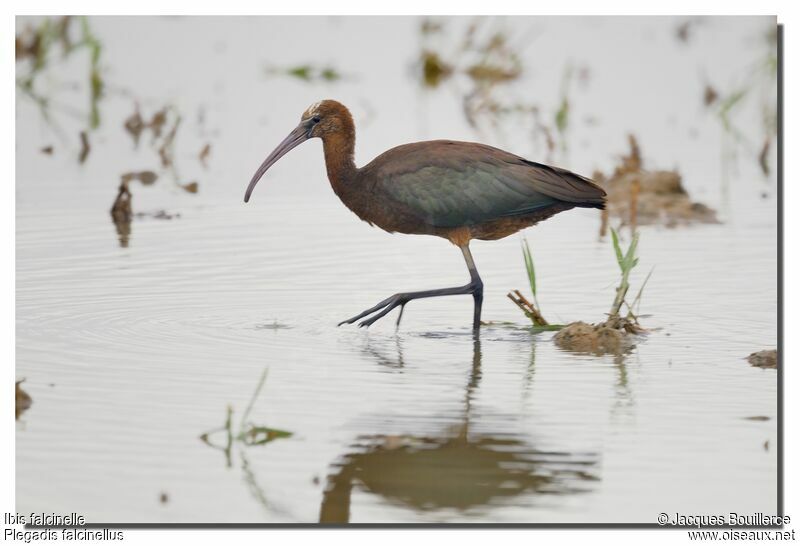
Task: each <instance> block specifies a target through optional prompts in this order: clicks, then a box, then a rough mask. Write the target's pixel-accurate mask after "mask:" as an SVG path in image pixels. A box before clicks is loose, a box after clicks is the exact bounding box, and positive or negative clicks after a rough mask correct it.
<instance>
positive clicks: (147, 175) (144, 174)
mask: <svg viewBox="0 0 800 546" xmlns="http://www.w3.org/2000/svg"><path fill="white" fill-rule="evenodd" d="M132 180H138V181H139V182H141V183H142V184H144V185H145V186H149V185H150V184H152V183H153V182H155V181H156V180H158V175H157V174H156V173H154V172H153V171H140V172H129V173H125V174H123V175H122V182H123V183H125V184H127V183H128V182H130V181H132Z"/></svg>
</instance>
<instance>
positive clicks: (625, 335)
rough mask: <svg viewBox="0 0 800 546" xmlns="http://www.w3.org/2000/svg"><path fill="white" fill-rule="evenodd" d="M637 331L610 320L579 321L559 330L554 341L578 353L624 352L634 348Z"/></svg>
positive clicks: (563, 347) (562, 347) (561, 346)
mask: <svg viewBox="0 0 800 546" xmlns="http://www.w3.org/2000/svg"><path fill="white" fill-rule="evenodd" d="M637 328H638V327H637ZM636 333H640V331H629V328H626V327H625V326H624V325H618V324H610V323H609V321H606V322H601V323H599V324H587V323H585V322H580V321H579V322H573V323H571V324H568V325H567V326H565V327H564V328H562V329H561V330H559V332H558V333H557V334H556V335H555V336H554V337H553V341H554V342H555V344H556V345H558V346H559V347H560V348H561V349H564V350H567V351H574V352H577V353H591V354H596V355H604V354H622V353H625V352H628V351H630V350H631V349H633V347H634V346H635V344H634V342H633V340H632V336H633V335H634V334H636Z"/></svg>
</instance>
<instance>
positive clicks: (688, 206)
mask: <svg viewBox="0 0 800 546" xmlns="http://www.w3.org/2000/svg"><path fill="white" fill-rule="evenodd" d="M628 143H629V146H630V152H629V154H628V155H626V156H622V157H621V158H620V162H619V165H617V167H616V168H615V169H614V172H613V174H611V176H609V177H606V176H605V175H604V174H603V173H601V172H599V171H596V172H595V173H594V175H593V178H594V180H595V181H597V182H598V183H599V184H600V185H602V186H603V187H604V188H605V190H606V192H607V194H608V201H607V212H604V215H608V216H613V217H615V218H617V219H618V220H619V222H620V224H619V225H620V226H629V227H631V230H632V231H635V229H636V227H637V226H639V225H651V224H661V225H665V226H668V227H676V226H681V225H689V224H693V223H704V224H715V223H718V222H719V221H718V220H717V215H716V212H715V211H714V210H713V209H711V208H710V207H708V206H706V205H704V204H702V203H695V202H692V200H691V199H690V197H689V194H688V193H687V191H686V189H685V188H684V187H683V184H682V183H681V176H680V174H678V173H677V172H676V171H647V170H645V169H644V168H643V166H642V155H641V150H640V148H639V143H638V142H637V140H636V137H635V136H633V135H629V136H628ZM608 216H604V218H605V219H606V221H605V222H603V224H604V225H601V228H600V235H601V236H603V235H605V232H606V227H607V224H608V222H607V218H608Z"/></svg>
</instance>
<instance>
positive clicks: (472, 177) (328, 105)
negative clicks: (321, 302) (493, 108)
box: [244, 100, 606, 330]
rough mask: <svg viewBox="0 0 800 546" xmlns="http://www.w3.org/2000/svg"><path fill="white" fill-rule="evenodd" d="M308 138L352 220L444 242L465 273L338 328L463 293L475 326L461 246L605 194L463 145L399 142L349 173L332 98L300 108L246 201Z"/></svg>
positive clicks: (341, 111)
mask: <svg viewBox="0 0 800 546" xmlns="http://www.w3.org/2000/svg"><path fill="white" fill-rule="evenodd" d="M310 138H321V139H322V144H323V148H324V151H325V166H326V167H327V171H328V179H329V180H330V183H331V186H332V187H333V191H334V192H336V195H338V196H339V198H340V199H341V200H342V202H343V203H344V204H345V205H347V207H348V208H349V209H350V210H352V211H353V212H355V213H356V214H357V215H358V216H359V218H361V219H362V220H364V221H365V222H368V223H369V224H370V225H376V226H378V227H380V228H382V229H384V230H386V231H388V232H389V233H394V232H400V233H412V234H424V235H438V236H439V237H444V238H445V239H447V240H449V241H450V242H451V243H453V244H454V245H456V246H457V247H459V248H460V249H461V252H462V253H463V255H464V260H465V261H466V262H467V268H468V269H469V274H470V282H469V283H467V284H465V285H464V286H457V287H453V288H439V289H436V290H422V291H420V292H401V293H398V294H395V295H393V296H390V297H388V298H386V299H385V300H383V301H381V302H380V303H378V304H377V305H375V306H373V307H370V308H369V309H367V310H366V311H364V312H362V313H359V314H358V315H356V316H354V317H353V318H351V319H348V320H345V321H343V322H341V323H340V325H342V324H345V323H349V324H351V323H353V322H355V321H357V320H359V319H362V318H364V317H369V318H366V319H365V320H363V321H362V322H361V323H359V326H369V325H371V324H372V323H374V322H375V321H376V320H378V319H380V318H381V317H383V316H385V315H386V314H387V313H388V312H389V311H391V310H392V309H394V308H395V307H398V306H399V307H400V315H399V316H398V318H397V323H398V324H399V323H400V318H402V316H403V309H404V308H405V305H406V304H407V303H408V302H409V301H411V300H415V299H419V298H432V297H435V296H450V295H455V294H470V295H472V297H473V299H474V302H475V308H474V309H475V311H474V314H473V322H472V326H473V328H474V329H476V330H477V329H478V328H479V327H480V321H481V304H482V303H483V282H482V281H481V278H480V277H479V276H478V270H477V269H476V268H475V262H474V261H473V259H472V253H471V252H470V250H469V242H470V240H471V239H482V240H494V239H500V238H502V237H506V236H508V235H511V234H512V233H516V232H517V231H519V230H521V229H523V228H526V227H528V226H531V225H533V224H536V223H537V222H540V221H542V220H545V219H547V218H549V217H551V216H553V215H554V214H556V213H559V212H561V211H565V210H569V209H571V208H574V207H590V208H598V209H602V208H603V207H604V206H605V196H606V192H605V191H603V189H602V188H600V187H599V186H598V185H596V184H595V183H594V182H592V181H591V180H589V179H588V178H585V177H583V176H580V175H578V174H575V173H572V172H569V171H567V170H564V169H560V168H558V167H550V166H548V165H542V164H541V163H535V162H533V161H528V160H527V159H523V158H521V157H519V156H516V155H514V154H511V153H509V152H504V151H503V150H498V149H497V148H492V147H491V146H486V145H484V144H476V143H471V142H454V141H450V140H433V141H429V142H415V143H413V144H405V145H403V146H398V147H396V148H392V149H391V150H389V151H387V152H384V153H383V154H381V155H379V156H378V157H376V158H375V159H374V160H372V162H370V163H369V164H367V165H365V166H364V167H361V168H358V167H356V165H355V161H354V150H355V141H356V133H355V125H354V124H353V117H352V116H351V115H350V112H349V111H348V110H347V108H345V106H344V105H342V104H340V103H338V102H336V101H333V100H324V101H321V102H318V103H316V104H312V105H311V106H310V107H309V108H308V109H307V110H306V111H305V112H303V115H302V116H301V117H300V124H299V125H298V126H297V127H296V128H295V129H294V130H293V131H292V132H291V133H289V136H287V137H286V138H285V139H284V140H283V142H281V143H280V144H279V145H278V147H277V148H275V150H274V151H273V152H272V153H271V154H270V155H269V157H267V159H265V160H264V162H263V163H262V164H261V166H260V167H259V168H258V170H257V171H256V173H255V175H253V179H252V180H250V184H249V185H248V186H247V192H246V193H245V195H244V200H245V202H247V201H249V200H250V194H251V193H252V192H253V188H255V186H256V184H257V183H258V181H259V180H260V179H261V177H262V176H263V175H264V173H265V172H266V171H267V169H269V168H270V167H271V166H272V165H273V164H275V162H277V161H278V160H279V159H280V158H281V157H283V155H285V154H286V153H287V152H288V151H289V150H291V149H292V148H294V147H295V146H297V145H298V144H300V143H302V142H305V141H306V140H308V139H310ZM370 315H371V316H370Z"/></svg>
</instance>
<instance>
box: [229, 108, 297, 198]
mask: <svg viewBox="0 0 800 546" xmlns="http://www.w3.org/2000/svg"><path fill="white" fill-rule="evenodd" d="M306 140H308V128H307V127H306V126H305V125H304V124H302V123H301V124H300V125H298V126H297V127H295V129H294V130H293V131H292V132H291V133H289V136H287V137H286V138H284V139H283V142H281V143H280V144H278V147H277V148H275V149H274V150H273V151H272V153H271V154H269V156H267V159H265V160H264V163H262V164H261V166H260V167H259V168H258V170H257V171H256V174H254V175H253V178H252V180H250V184H248V185H247V191H246V192H245V193H244V202H245V203H247V202H248V201H250V194H251V193H253V190H254V189H255V187H256V184H258V181H259V180H261V177H262V176H264V173H265V172H267V169H269V168H270V167H272V166H273V165H274V164H275V163H276V162H277V161H278V160H279V159H280V158H282V157H283V156H285V155H286V154H287V153H288V152H289V151H290V150H291V149H292V148H295V147H296V146H297V145H298V144H301V143H303V142H305V141H306Z"/></svg>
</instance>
